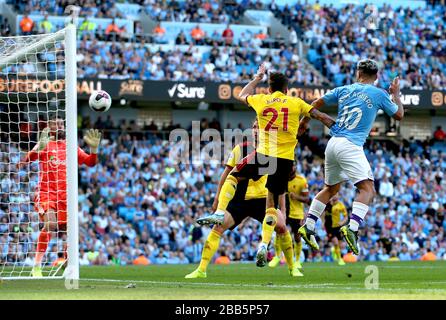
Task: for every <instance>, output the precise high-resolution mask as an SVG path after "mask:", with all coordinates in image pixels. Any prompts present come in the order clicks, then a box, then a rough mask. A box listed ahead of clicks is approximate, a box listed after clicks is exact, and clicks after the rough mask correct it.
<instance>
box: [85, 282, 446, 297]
mask: <svg viewBox="0 0 446 320" xmlns="http://www.w3.org/2000/svg"><path fill="white" fill-rule="evenodd" d="M81 281H91V282H112V283H121V282H125V283H145V284H164V285H187V286H193V285H198V286H210V287H246V288H279V289H280V288H291V289H333V290H339V289H345V290H361V291H367V292H370V293H373V292H376V291H407V292H408V294H409V291H412V292H439V293H444V292H446V288H445V289H438V288H434V289H427V288H426V289H423V288H416V289H415V288H379V289H378V290H369V289H366V288H363V287H351V286H343V285H342V284H336V283H319V284H302V285H287V284H283V285H279V284H247V283H240V284H237V283H233V284H231V283H217V282H186V281H184V282H179V281H151V280H119V279H81ZM431 283H432V284H443V283H445V284H446V281H436V282H431ZM385 284H386V285H389V284H401V285H403V284H412V283H411V282H393V283H389V282H386V283H385Z"/></svg>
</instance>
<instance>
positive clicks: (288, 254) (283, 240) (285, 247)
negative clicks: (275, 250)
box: [280, 231, 294, 269]
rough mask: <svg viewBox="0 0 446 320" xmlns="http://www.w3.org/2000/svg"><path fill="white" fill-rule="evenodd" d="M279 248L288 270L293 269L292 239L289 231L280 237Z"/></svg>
mask: <svg viewBox="0 0 446 320" xmlns="http://www.w3.org/2000/svg"><path fill="white" fill-rule="evenodd" d="M280 246H281V247H282V251H283V253H284V255H285V260H286V263H287V265H288V269H293V265H294V261H293V258H294V251H293V239H291V234H290V232H289V231H287V232H285V233H283V234H281V235H280Z"/></svg>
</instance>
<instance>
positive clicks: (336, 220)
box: [326, 201, 347, 228]
mask: <svg viewBox="0 0 446 320" xmlns="http://www.w3.org/2000/svg"><path fill="white" fill-rule="evenodd" d="M327 214H328V215H330V216H331V226H332V228H337V227H340V226H341V224H340V222H341V215H342V216H343V217H345V216H347V208H346V207H345V205H344V204H343V203H342V202H341V201H338V202H336V203H335V204H334V205H333V206H332V207H331V212H327V213H326V215H327Z"/></svg>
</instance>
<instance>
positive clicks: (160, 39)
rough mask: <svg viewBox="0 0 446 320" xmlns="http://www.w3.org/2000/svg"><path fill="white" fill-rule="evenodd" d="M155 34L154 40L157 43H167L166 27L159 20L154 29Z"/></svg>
mask: <svg viewBox="0 0 446 320" xmlns="http://www.w3.org/2000/svg"><path fill="white" fill-rule="evenodd" d="M152 34H153V40H154V42H155V43H167V42H168V41H167V38H166V36H165V35H166V29H164V28H163V27H162V26H161V23H160V22H158V24H157V25H156V27H155V28H154V29H153V31H152Z"/></svg>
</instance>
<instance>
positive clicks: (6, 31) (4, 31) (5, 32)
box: [0, 18, 11, 37]
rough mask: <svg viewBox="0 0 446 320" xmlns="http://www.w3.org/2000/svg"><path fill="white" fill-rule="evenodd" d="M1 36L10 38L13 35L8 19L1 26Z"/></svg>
mask: <svg viewBox="0 0 446 320" xmlns="http://www.w3.org/2000/svg"><path fill="white" fill-rule="evenodd" d="M0 35H1V36H2V37H9V36H10V35H11V26H10V25H9V22H8V19H7V18H5V19H4V20H3V23H2V24H0Z"/></svg>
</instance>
